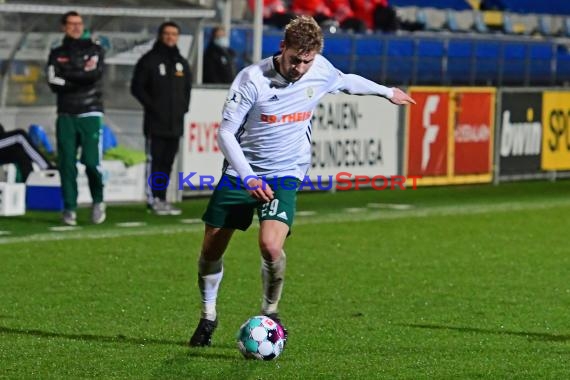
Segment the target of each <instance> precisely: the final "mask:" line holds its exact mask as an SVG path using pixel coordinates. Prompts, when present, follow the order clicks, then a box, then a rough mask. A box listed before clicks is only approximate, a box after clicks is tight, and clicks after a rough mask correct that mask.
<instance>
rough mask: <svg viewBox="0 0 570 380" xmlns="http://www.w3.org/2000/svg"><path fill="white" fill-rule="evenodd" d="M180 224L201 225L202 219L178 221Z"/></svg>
mask: <svg viewBox="0 0 570 380" xmlns="http://www.w3.org/2000/svg"><path fill="white" fill-rule="evenodd" d="M180 223H184V224H197V223H202V219H200V218H192V219H180Z"/></svg>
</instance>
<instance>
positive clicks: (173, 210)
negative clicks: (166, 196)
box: [165, 202, 182, 215]
mask: <svg viewBox="0 0 570 380" xmlns="http://www.w3.org/2000/svg"><path fill="white" fill-rule="evenodd" d="M165 205H166V206H165V207H166V210H168V215H180V214H182V210H180V209H179V208H176V207H174V206H173V205H172V204H171V203H168V202H165Z"/></svg>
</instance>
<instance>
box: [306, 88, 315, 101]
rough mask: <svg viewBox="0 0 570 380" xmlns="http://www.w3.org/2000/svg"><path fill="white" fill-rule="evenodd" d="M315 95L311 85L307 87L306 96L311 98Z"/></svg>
mask: <svg viewBox="0 0 570 380" xmlns="http://www.w3.org/2000/svg"><path fill="white" fill-rule="evenodd" d="M313 95H315V90H313V88H312V87H309V88H307V98H309V99H311V98H312V97H313Z"/></svg>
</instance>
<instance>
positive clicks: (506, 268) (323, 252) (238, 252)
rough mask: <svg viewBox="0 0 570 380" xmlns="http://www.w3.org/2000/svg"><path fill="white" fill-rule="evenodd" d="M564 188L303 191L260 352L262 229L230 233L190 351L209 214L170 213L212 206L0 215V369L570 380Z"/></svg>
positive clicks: (28, 374)
mask: <svg viewBox="0 0 570 380" xmlns="http://www.w3.org/2000/svg"><path fill="white" fill-rule="evenodd" d="M569 194H570V181H561V182H557V183H548V182H530V183H516V184H514V183H511V184H502V185H501V186H498V187H493V186H491V185H488V186H461V187H449V188H429V189H428V188H424V189H420V190H418V191H410V190H406V191H387V192H386V191H382V192H375V191H359V192H350V193H348V192H339V193H336V194H330V193H326V194H323V193H321V194H301V195H300V198H299V205H298V206H299V207H298V210H300V211H313V212H314V214H312V215H299V216H298V217H297V218H296V222H295V225H294V228H293V235H292V236H291V237H290V238H289V239H288V241H287V244H286V250H287V253H288V264H287V265H288V268H287V281H286V284H285V290H284V295H283V296H284V298H283V300H282V303H281V308H280V309H281V316H282V318H283V321H284V322H285V324H286V326H287V327H288V329H289V332H290V339H289V342H288V345H287V347H286V349H285V351H284V353H283V354H282V356H281V357H279V358H278V359H277V360H275V361H271V362H258V361H248V360H245V359H243V358H242V357H241V355H240V353H239V352H238V350H237V348H236V344H235V335H236V332H237V330H238V328H239V326H240V325H241V323H243V322H244V321H245V320H246V319H247V318H248V317H250V316H252V315H255V314H257V312H258V309H259V304H260V298H261V294H260V292H261V282H260V270H259V268H260V259H259V253H258V251H257V227H253V228H252V229H250V230H249V231H248V232H246V233H236V235H235V237H234V240H233V241H232V243H231V244H230V247H229V250H228V253H227V256H226V259H225V278H224V281H223V283H222V287H221V293H220V297H219V300H218V305H219V306H218V312H219V318H220V325H219V327H218V330H217V332H216V334H215V336H214V342H213V346H212V347H210V348H206V349H190V348H188V347H186V346H185V342H186V341H187V340H188V338H189V336H190V334H191V332H192V331H193V329H194V327H195V325H196V323H197V320H198V317H199V295H198V291H197V284H196V282H197V281H196V273H195V272H196V260H197V257H198V252H199V247H200V243H201V238H202V229H203V226H202V225H201V224H200V223H192V222H193V221H192V220H185V222H186V223H182V222H181V219H193V218H199V217H200V215H201V212H202V211H203V209H204V207H205V202H206V200H204V199H199V200H195V199H194V200H188V201H186V202H184V203H183V204H182V207H183V209H184V211H185V212H184V214H183V216H182V217H154V216H151V215H147V214H146V211H145V210H144V207H143V206H141V205H129V206H114V207H113V206H111V207H110V208H109V211H108V213H109V219H108V221H107V222H106V223H105V224H104V225H101V226H91V225H88V224H87V223H84V224H83V225H82V227H81V229H79V230H76V231H66V232H53V231H49V227H51V226H56V225H58V215H57V214H55V213H41V212H36V213H29V214H28V215H26V216H24V217H14V218H2V219H0V231H4V232H2V233H3V234H4V235H1V236H0V263H1V270H0V378H15V379H16V378H17V379H19V378H41V379H49V378H54V379H63V378H133V379H147V378H156V379H162V378H188V379H313V378H322V379H347V378H351V379H376V378H386V379H396V378H405V379H422V378H433V379H462V378H486V379H504V378H535V379H538V378H540V379H543V378H551V379H563V378H568V376H569V374H570V325H569V318H568V317H569V315H570V314H569V310H570V277H569V275H568V273H569V271H568V267H569V266H570V254H569V252H570V250H569V248H568V247H569V241H570V240H569V239H570V219H569V217H568V216H569V215H570V197H569ZM402 205H405V206H402ZM79 218H80V222H82V221H87V218H88V210H81V212H80V214H79ZM134 221H140V222H144V223H145V225H143V226H139V227H132V228H126V227H119V226H117V223H120V222H134ZM256 223H257V222H255V224H254V225H255V226H256Z"/></svg>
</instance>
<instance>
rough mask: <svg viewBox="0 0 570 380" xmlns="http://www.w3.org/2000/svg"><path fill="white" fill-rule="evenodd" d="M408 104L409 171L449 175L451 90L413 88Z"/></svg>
mask: <svg viewBox="0 0 570 380" xmlns="http://www.w3.org/2000/svg"><path fill="white" fill-rule="evenodd" d="M410 94H411V97H412V98H413V99H414V100H415V101H416V102H417V104H416V105H414V106H411V107H409V113H408V133H407V142H408V149H407V152H406V154H407V157H406V159H407V174H408V175H418V176H422V177H430V176H446V175H447V169H448V130H449V90H448V89H446V88H434V89H433V90H432V89H425V90H424V89H422V90H413V89H410Z"/></svg>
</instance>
